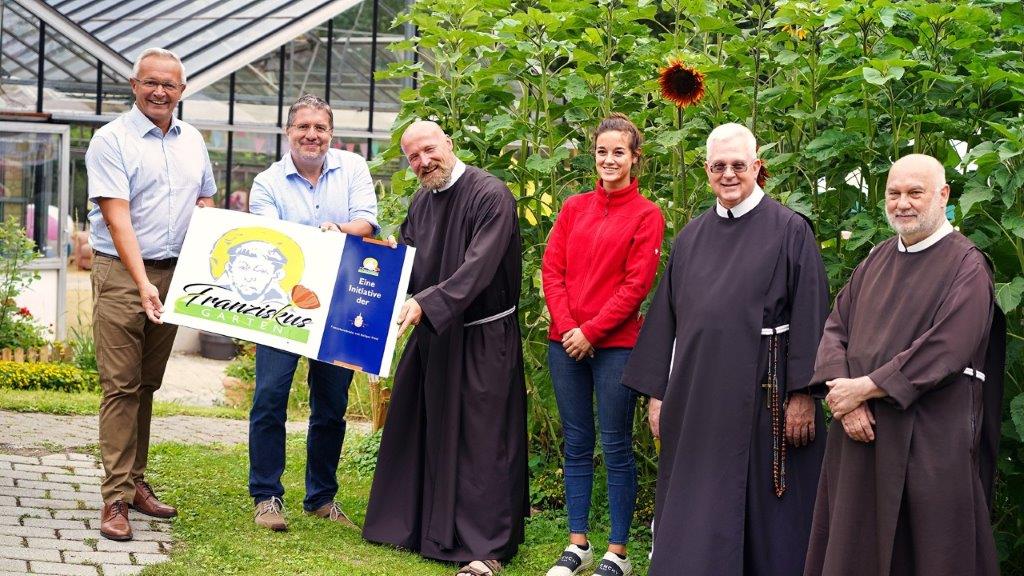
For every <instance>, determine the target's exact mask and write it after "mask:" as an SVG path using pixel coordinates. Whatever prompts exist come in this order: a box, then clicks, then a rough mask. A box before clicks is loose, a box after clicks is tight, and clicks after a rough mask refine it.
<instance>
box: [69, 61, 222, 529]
mask: <svg viewBox="0 0 1024 576" xmlns="http://www.w3.org/2000/svg"><path fill="white" fill-rule="evenodd" d="M130 81H131V86H132V92H133V93H134V95H135V104H134V105H133V106H132V109H131V110H130V111H128V112H126V113H125V114H122V115H121V116H119V117H118V118H117V119H115V120H114V121H112V122H110V123H109V124H107V125H105V126H103V127H102V128H100V129H99V130H97V131H96V133H95V134H94V135H93V138H92V140H91V141H90V142H89V149H88V151H87V152H86V154H85V165H86V168H87V170H88V175H89V199H90V200H91V201H92V202H93V203H94V204H95V206H94V207H93V209H92V210H91V211H90V212H89V223H90V225H91V230H92V232H91V240H92V245H93V248H94V249H95V251H96V254H95V259H94V263H93V267H92V290H93V337H94V339H95V342H96V363H97V366H98V368H99V375H100V384H101V385H102V388H103V402H102V404H101V406H100V426H99V436H100V453H101V455H102V459H103V469H104V477H103V482H102V484H101V486H100V492H101V494H102V496H103V511H102V514H101V517H100V534H101V535H102V536H104V537H105V538H109V539H112V540H130V539H131V538H132V530H131V525H130V524H129V522H128V508H129V507H133V508H135V509H136V510H138V511H139V512H142V513H144V514H148V515H150V516H157V517H161V518H168V517H171V516H174V515H175V514H176V513H177V512H176V510H175V509H174V508H172V507H171V506H168V505H166V504H163V503H162V502H160V501H159V500H158V499H157V497H156V495H155V494H154V493H153V490H152V488H150V486H149V484H148V483H147V482H146V481H145V477H144V474H145V471H146V461H147V455H148V452H149V426H150V418H151V415H152V409H153V392H154V391H156V389H157V388H159V387H160V382H161V381H162V380H163V376H164V370H165V368H166V367H167V358H168V357H169V356H170V353H171V346H172V344H173V343H174V336H175V333H176V331H177V327H176V326H173V325H168V324H163V323H162V322H161V321H160V315H161V312H162V311H163V304H162V301H163V299H164V298H166V296H167V289H168V287H169V285H170V282H171V276H172V275H173V273H174V265H175V263H176V262H177V258H178V252H179V251H180V250H181V244H182V241H183V240H184V238H185V230H186V228H187V227H188V222H189V219H190V218H191V216H192V210H193V208H194V207H195V206H197V205H212V204H213V202H212V199H211V198H210V197H211V196H213V194H214V192H216V184H215V183H214V179H213V169H212V168H211V166H210V158H209V155H208V154H207V151H206V144H205V143H204V142H203V137H202V135H201V134H200V133H199V131H198V130H196V129H195V128H193V127H192V126H190V125H188V124H186V123H185V122H182V121H180V120H178V119H176V118H174V108H175V106H176V105H177V104H178V100H179V99H180V98H181V94H182V91H183V90H184V89H185V69H184V66H182V64H181V60H179V59H178V57H177V56H175V55H174V53H173V52H169V51H167V50H162V49H159V48H150V49H147V50H144V51H143V52H142V53H141V54H140V55H139V58H138V60H136V62H135V66H134V68H133V69H132V78H131V79H130Z"/></svg>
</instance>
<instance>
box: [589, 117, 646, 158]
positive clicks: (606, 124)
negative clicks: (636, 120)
mask: <svg viewBox="0 0 1024 576" xmlns="http://www.w3.org/2000/svg"><path fill="white" fill-rule="evenodd" d="M612 130H617V131H619V132H622V133H624V134H626V135H628V136H629V150H630V152H632V153H633V155H634V156H639V155H640V146H641V145H642V144H643V143H644V136H643V134H641V133H640V129H639V128H637V127H636V124H633V122H632V121H631V120H630V119H629V117H628V116H626V115H625V114H623V113H621V112H612V113H611V114H609V115H608V117H607V118H605V119H604V120H601V123H600V124H598V125H597V130H595V131H594V147H595V148H596V147H597V137H598V136H600V135H601V134H604V133H605V132H611V131H612Z"/></svg>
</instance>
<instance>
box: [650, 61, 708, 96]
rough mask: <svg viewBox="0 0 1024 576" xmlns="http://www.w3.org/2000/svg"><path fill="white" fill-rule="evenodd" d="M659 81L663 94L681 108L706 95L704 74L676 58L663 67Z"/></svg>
mask: <svg viewBox="0 0 1024 576" xmlns="http://www.w3.org/2000/svg"><path fill="white" fill-rule="evenodd" d="M658 83H659V84H661V95H662V96H663V97H664V98H665V99H666V100H668V101H669V102H672V103H673V104H675V105H676V106H678V107H680V108H686V107H687V106H690V105H691V104H696V103H698V102H700V100H701V98H703V97H704V75H703V74H701V73H700V71H699V70H697V69H696V68H691V67H689V66H687V65H686V64H684V63H683V61H682V60H679V59H676V58H673V59H671V60H669V61H668V66H665V67H664V68H662V69H661V71H660V73H659V74H658Z"/></svg>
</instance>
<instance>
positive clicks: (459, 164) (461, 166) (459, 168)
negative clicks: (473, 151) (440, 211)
mask: <svg viewBox="0 0 1024 576" xmlns="http://www.w3.org/2000/svg"><path fill="white" fill-rule="evenodd" d="M465 173H466V164H465V162H463V161H462V160H459V159H458V158H456V159H455V167H454V168H452V177H451V178H449V179H448V183H447V184H445V185H444V186H441V187H440V188H438V189H437V190H434V194H437V193H438V192H444V191H445V190H447V189H449V188H451V187H452V186H455V183H456V182H458V181H459V178H461V177H462V175H463V174H465Z"/></svg>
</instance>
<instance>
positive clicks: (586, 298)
mask: <svg viewBox="0 0 1024 576" xmlns="http://www.w3.org/2000/svg"><path fill="white" fill-rule="evenodd" d="M664 233H665V218H664V217H663V216H662V215H661V211H660V210H658V206H657V205H656V204H654V202H651V201H650V200H648V199H646V198H644V197H643V196H641V195H640V192H639V191H638V190H637V181H636V179H634V180H633V181H632V182H630V185H629V186H627V187H626V188H624V189H622V190H616V191H614V192H606V191H605V190H604V188H603V187H602V186H601V182H600V181H598V184H597V189H596V190H593V191H591V192H587V193H585V194H578V195H576V196H572V197H570V198H569V199H568V200H566V201H565V204H564V205H563V206H562V212H561V213H560V214H559V215H558V218H557V220H556V221H555V227H554V228H553V229H552V230H551V236H550V238H548V245H547V249H546V250H545V251H544V260H543V263H542V268H541V273H542V277H543V280H544V298H545V300H546V301H547V305H548V311H549V312H550V313H551V329H550V330H549V331H548V338H550V339H551V340H554V341H556V342H561V341H562V334H564V333H565V332H568V331H569V330H572V329H573V328H579V329H580V330H582V331H583V335H584V336H586V338H587V340H588V341H589V342H590V344H591V345H592V346H594V347H596V348H613V347H615V348H632V347H633V346H634V345H635V344H636V338H637V335H638V334H639V333H640V326H641V324H642V323H643V318H641V316H640V314H639V312H640V304H641V303H642V302H643V300H644V298H645V297H646V296H647V293H648V292H649V291H650V290H651V286H652V285H653V284H654V276H655V274H656V273H657V270H658V260H659V258H660V257H661V242H662V238H663V236H664Z"/></svg>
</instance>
